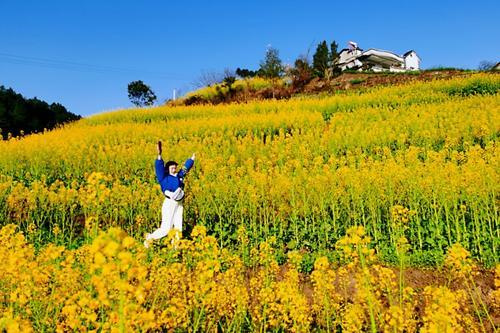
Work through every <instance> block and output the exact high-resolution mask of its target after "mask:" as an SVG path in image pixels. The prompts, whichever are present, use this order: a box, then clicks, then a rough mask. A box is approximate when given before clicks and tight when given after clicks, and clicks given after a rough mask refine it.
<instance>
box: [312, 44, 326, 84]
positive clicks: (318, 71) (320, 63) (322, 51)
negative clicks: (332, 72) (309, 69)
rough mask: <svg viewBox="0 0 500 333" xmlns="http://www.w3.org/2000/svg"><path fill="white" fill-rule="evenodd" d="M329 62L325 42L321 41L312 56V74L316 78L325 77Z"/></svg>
mask: <svg viewBox="0 0 500 333" xmlns="http://www.w3.org/2000/svg"><path fill="white" fill-rule="evenodd" d="M329 60H330V57H329V52H328V45H327V44H326V41H322V42H321V43H319V44H318V47H317V48H316V53H314V55H313V72H314V75H316V76H317V77H320V78H323V77H325V71H326V70H327V69H328V61H329Z"/></svg>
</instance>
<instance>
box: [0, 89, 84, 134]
mask: <svg viewBox="0 0 500 333" xmlns="http://www.w3.org/2000/svg"><path fill="white" fill-rule="evenodd" d="M80 118H81V117H80V116H78V115H75V114H73V113H71V112H68V110H66V108H65V107H64V106H62V105H61V104H58V103H52V105H49V104H48V103H47V102H44V101H42V100H39V99H38V98H36V97H35V98H30V99H26V98H24V97H23V96H22V95H21V94H18V93H16V92H15V91H14V90H12V88H9V89H6V88H5V87H4V86H0V129H1V130H0V139H1V138H2V136H3V137H6V136H7V135H8V133H11V134H12V136H17V135H19V134H21V133H25V134H29V133H32V132H37V131H42V130H43V129H44V128H47V129H51V128H54V127H55V126H57V125H58V124H62V123H66V122H70V121H74V120H78V119H80Z"/></svg>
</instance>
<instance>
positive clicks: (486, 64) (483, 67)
mask: <svg viewBox="0 0 500 333" xmlns="http://www.w3.org/2000/svg"><path fill="white" fill-rule="evenodd" d="M495 65H496V63H495V62H494V61H489V60H483V61H481V62H480V63H479V66H478V69H479V70H480V71H489V70H491V69H492V68H493V67H495Z"/></svg>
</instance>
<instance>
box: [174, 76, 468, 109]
mask: <svg viewBox="0 0 500 333" xmlns="http://www.w3.org/2000/svg"><path fill="white" fill-rule="evenodd" d="M468 75H471V73H470V72H468V71H463V70H435V71H432V70H426V71H421V72H410V73H363V72H355V73H342V74H341V75H340V76H337V77H335V78H332V79H331V80H325V79H319V78H315V79H312V80H311V81H310V82H308V83H307V84H300V85H295V86H294V84H293V83H292V84H290V85H276V86H274V87H271V88H269V87H268V88H264V89H259V90H252V89H244V90H239V91H237V90H233V91H232V92H231V93H230V94H229V93H226V94H223V93H220V94H218V95H214V96H213V97H210V98H208V99H207V98H206V97H202V96H198V95H196V94H194V95H192V96H190V97H188V98H185V99H179V100H177V101H170V102H169V103H168V104H169V105H172V106H175V105H193V104H221V103H233V102H238V103H241V102H248V101H253V100H264V99H287V98H291V97H293V96H295V95H300V94H317V93H324V92H326V93H335V92H338V91H346V90H353V89H366V88H371V87H376V86H388V85H398V84H406V83H409V82H415V81H431V80H437V79H449V78H453V77H458V76H468Z"/></svg>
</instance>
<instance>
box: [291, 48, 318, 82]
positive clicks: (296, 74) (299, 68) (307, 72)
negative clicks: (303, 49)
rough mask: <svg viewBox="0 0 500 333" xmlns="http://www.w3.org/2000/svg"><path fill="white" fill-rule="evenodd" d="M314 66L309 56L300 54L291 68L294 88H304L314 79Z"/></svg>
mask: <svg viewBox="0 0 500 333" xmlns="http://www.w3.org/2000/svg"><path fill="white" fill-rule="evenodd" d="M312 74H313V73H312V68H311V65H310V64H309V60H308V59H307V56H299V57H298V58H297V60H295V64H294V67H293V68H292V70H291V75H292V84H293V87H294V88H298V89H302V88H303V87H304V86H305V85H306V84H308V83H309V81H311V79H312Z"/></svg>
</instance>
